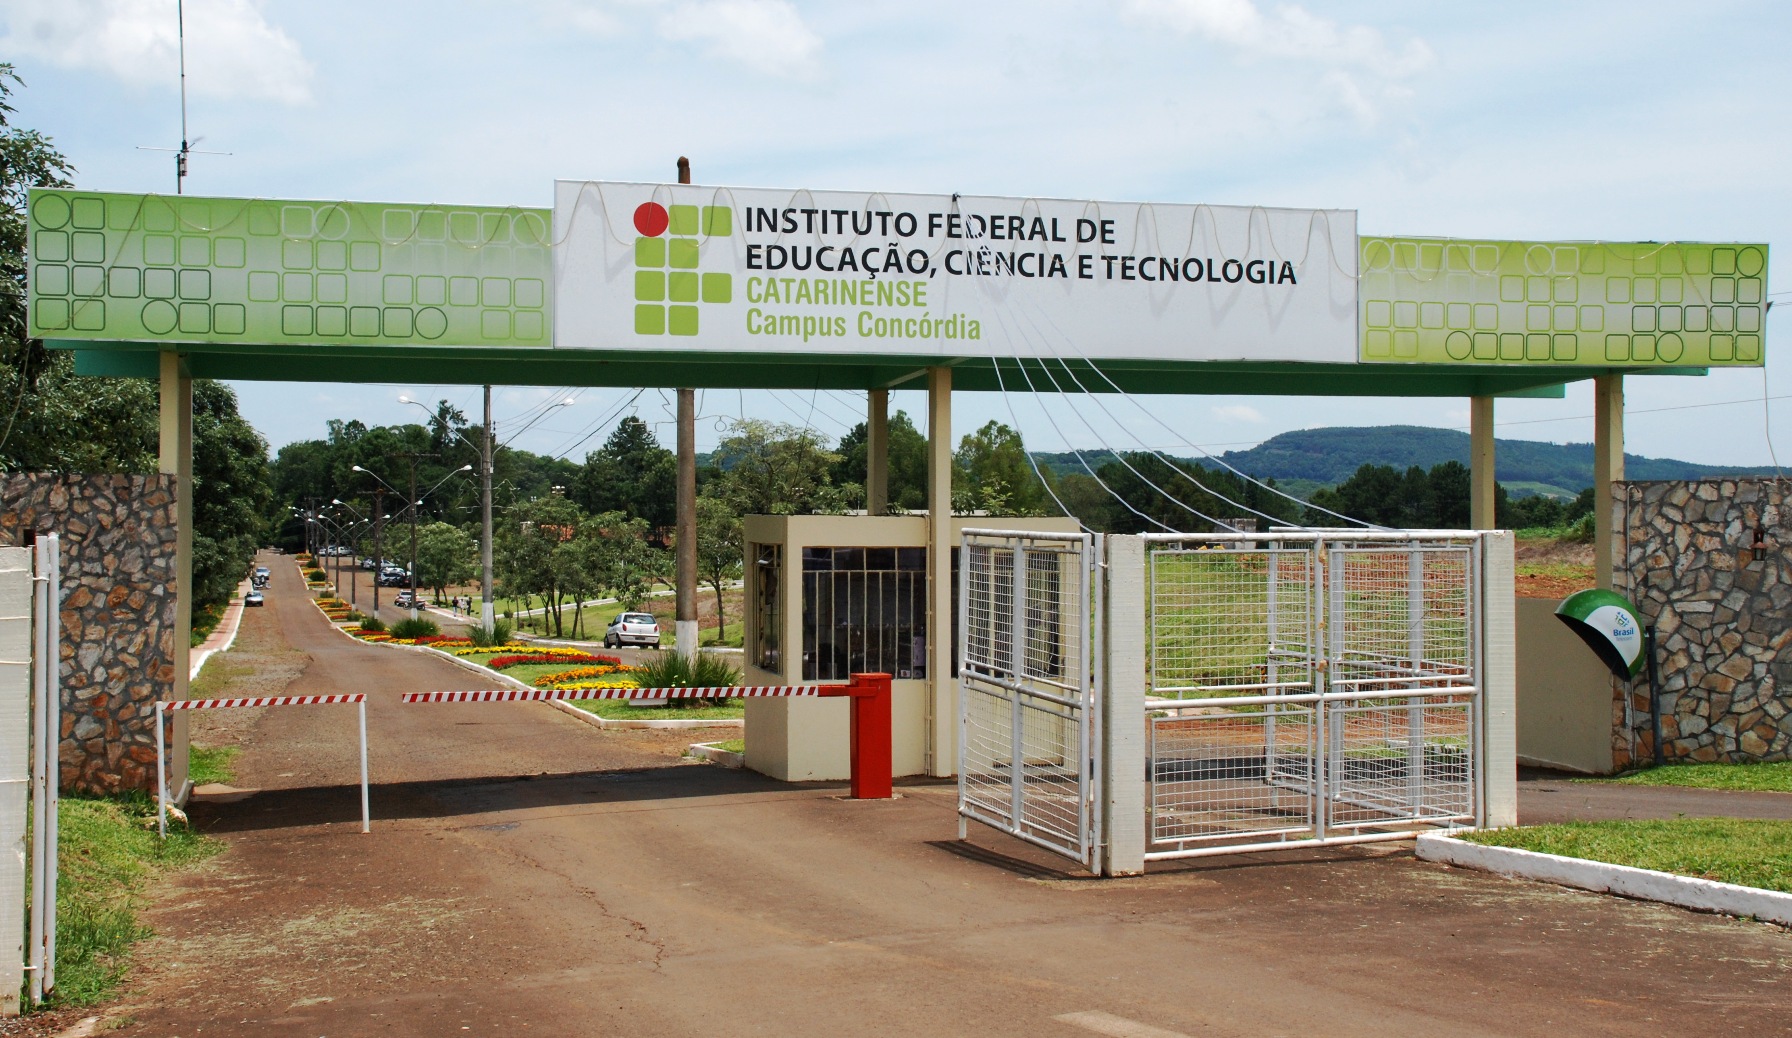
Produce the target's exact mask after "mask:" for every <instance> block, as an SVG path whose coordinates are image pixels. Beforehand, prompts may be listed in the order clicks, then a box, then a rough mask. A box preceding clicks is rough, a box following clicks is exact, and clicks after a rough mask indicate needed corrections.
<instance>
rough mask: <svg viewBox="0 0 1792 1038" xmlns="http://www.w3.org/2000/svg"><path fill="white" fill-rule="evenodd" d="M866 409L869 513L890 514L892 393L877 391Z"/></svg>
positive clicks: (868, 395) (867, 402) (867, 511)
mask: <svg viewBox="0 0 1792 1038" xmlns="http://www.w3.org/2000/svg"><path fill="white" fill-rule="evenodd" d="M866 396H867V398H868V399H867V401H866V407H865V513H866V514H867V515H883V514H884V513H885V512H888V511H889V510H890V391H889V390H887V389H873V390H872V391H871V392H869V393H867V394H866Z"/></svg>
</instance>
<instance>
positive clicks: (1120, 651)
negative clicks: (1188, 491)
mask: <svg viewBox="0 0 1792 1038" xmlns="http://www.w3.org/2000/svg"><path fill="white" fill-rule="evenodd" d="M1103 540H1104V541H1105V542H1106V546H1107V566H1106V567H1105V568H1106V571H1107V573H1106V579H1107V582H1108V586H1107V594H1106V596H1105V598H1104V601H1103V605H1104V607H1105V611H1106V613H1107V616H1106V618H1105V621H1106V623H1105V627H1106V630H1105V632H1104V634H1103V636H1102V639H1101V641H1102V644H1103V645H1104V646H1105V647H1106V650H1107V660H1106V664H1105V666H1103V667H1102V669H1101V671H1100V672H1099V673H1100V674H1101V675H1102V689H1101V710H1102V721H1101V733H1102V742H1103V746H1102V753H1101V768H1102V776H1101V785H1102V794H1103V803H1102V806H1101V809H1102V813H1103V826H1102V831H1103V833H1104V835H1105V840H1104V843H1103V846H1102V850H1101V871H1102V873H1103V874H1104V875H1108V876H1136V875H1138V874H1139V873H1141V872H1144V871H1145V843H1146V840H1147V839H1148V836H1147V834H1146V832H1145V639H1144V638H1143V637H1142V632H1143V631H1144V630H1145V542H1144V540H1143V539H1141V538H1139V537H1128V536H1120V535H1117V534H1109V535H1108V536H1107V537H1105V538H1103ZM1095 579H1097V580H1100V579H1102V576H1101V574H1099V573H1098V574H1096V578H1095Z"/></svg>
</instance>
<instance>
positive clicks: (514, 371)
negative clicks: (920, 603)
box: [51, 340, 1703, 398]
mask: <svg viewBox="0 0 1792 1038" xmlns="http://www.w3.org/2000/svg"><path fill="white" fill-rule="evenodd" d="M51 345H52V346H55V347H57V348H63V349H68V348H74V349H75V358H76V361H75V370H76V371H77V372H78V373H80V374H84V375H100V376H118V377H132V378H151V377H154V375H155V373H156V354H157V347H156V346H155V345H153V344H149V343H137V344H131V346H130V347H129V348H125V349H115V348H108V349H100V350H95V349H88V348H82V347H84V346H85V345H86V344H84V343H80V342H78V341H73V340H67V341H59V342H53V343H51ZM184 356H185V358H186V362H187V365H188V367H189V368H190V369H191V371H192V373H193V375H194V376H195V377H198V378H219V379H232V380H241V381H291V382H339V383H353V382H399V383H404V382H428V383H436V384H448V385H481V384H484V383H490V384H493V385H556V386H620V387H631V386H632V387H647V388H668V389H669V388H678V387H687V386H688V387H691V388H697V389H798V390H801V389H846V390H865V389H878V388H918V387H919V386H920V385H921V380H922V376H923V373H924V371H925V368H926V366H927V364H929V363H934V364H944V365H948V366H951V367H952V368H953V387H954V388H955V389H960V390H966V391H971V392H995V391H1000V390H1006V391H1007V392H1010V393H1018V394H1023V395H1031V394H1032V393H1035V392H1037V393H1040V394H1056V393H1059V392H1068V393H1080V392H1104V393H1105V392H1115V391H1120V392H1126V393H1133V394H1172V395H1184V396H1213V395H1228V396H1231V395H1238V396H1332V397H1338V396H1361V397H1467V396H1508V397H1511V396H1524V397H1541V398H1557V397H1560V396H1562V394H1563V388H1562V387H1563V386H1564V384H1566V383H1568V382H1575V381H1579V380H1582V379H1587V378H1592V377H1594V376H1595V375H1602V374H1606V373H1607V372H1608V370H1609V369H1606V368H1580V367H1567V366H1563V367H1556V366H1551V367H1547V368H1543V367H1523V368H1520V367H1515V368H1506V369H1501V368H1494V367H1490V366H1486V365H1482V366H1472V365H1460V366H1452V365H1433V364H1425V365H1366V364H1265V363H1239V362H1204V363H1194V364H1174V363H1161V362H1159V363H1148V362H1112V363H1105V364H1103V365H1101V367H1100V370H1099V371H1097V370H1096V369H1095V368H1094V367H1093V366H1092V365H1090V364H1089V363H1088V362H1087V361H1082V360H1076V361H1066V362H1056V361H1053V362H1044V361H1036V360H1027V361H1024V362H1022V361H1015V360H1012V359H1010V360H1003V361H1000V362H999V363H992V362H989V361H983V360H975V361H972V360H964V359H962V358H954V357H938V358H900V359H898V358H883V357H879V358H867V357H854V356H851V355H832V356H819V357H815V356H811V357H800V358H798V357H789V356H782V355H775V354H767V355H758V356H731V357H729V358H727V359H726V360H722V359H718V358H717V357H715V356H713V355H706V354H702V353H652V354H644V353H640V352H633V351H606V352H601V353H600V352H584V351H572V350H527V349H524V350H510V351H501V352H499V353H497V354H496V355H494V353H493V351H491V350H489V349H485V350H479V351H477V352H472V351H466V350H456V349H454V348H445V347H434V348H419V347H404V348H387V349H380V348H375V347H369V348H364V349H357V350H355V351H353V352H352V353H350V354H348V355H346V356H345V355H344V354H343V353H342V352H336V351H333V352H330V353H321V352H320V353H305V352H299V351H295V350H293V349H291V348H290V347H288V348H283V349H282V348H274V349H265V348H264V349H259V350H256V351H254V352H246V351H243V350H241V349H240V348H237V347H232V348H229V349H227V350H215V351H214V350H205V349H193V350H189V351H188V352H186V353H185V354H184ZM1620 370H1622V369H1620ZM1633 373H1638V374H1640V373H1642V372H1633ZM1649 373H1650V374H1665V372H1663V371H1661V370H1660V369H1655V370H1652V371H1650V372H1649ZM1679 373H1683V374H1703V370H1702V369H1683V370H1682V371H1680V372H1679Z"/></svg>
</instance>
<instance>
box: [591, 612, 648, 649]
mask: <svg viewBox="0 0 1792 1038" xmlns="http://www.w3.org/2000/svg"><path fill="white" fill-rule="evenodd" d="M623 645H651V646H653V647H654V648H656V649H657V648H659V647H660V622H659V621H658V620H655V619H654V618H653V614H652V613H621V614H619V615H617V617H616V618H615V619H614V620H611V621H610V626H608V627H606V628H604V647H605V648H610V649H614V648H618V647H620V646H623Z"/></svg>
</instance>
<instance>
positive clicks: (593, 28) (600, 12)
mask: <svg viewBox="0 0 1792 1038" xmlns="http://www.w3.org/2000/svg"><path fill="white" fill-rule="evenodd" d="M543 6H544V10H545V13H546V14H547V16H548V19H549V20H550V21H553V22H558V23H560V24H563V25H566V26H569V27H571V28H574V29H577V30H580V31H582V32H588V33H591V34H594V35H599V36H616V35H621V34H623V33H625V32H627V31H628V29H629V19H628V17H627V16H628V14H629V13H631V12H641V11H655V12H657V17H655V18H654V19H653V21H652V24H651V31H652V32H653V33H654V34H655V35H656V36H658V37H659V38H660V39H663V40H667V41H669V42H673V43H691V44H698V45H701V46H702V47H703V49H704V50H705V51H707V52H708V53H709V54H710V55H711V56H713V57H717V58H721V59H722V60H724V61H729V62H732V63H734V64H737V65H742V66H744V67H746V68H748V69H751V70H752V71H754V72H758V73H761V74H762V75H766V76H772V77H776V78H782V79H813V78H814V77H815V76H816V75H817V74H818V73H819V72H820V59H821V49H822V40H821V37H820V36H819V35H817V34H816V32H815V30H813V29H811V28H810V27H809V25H808V23H807V22H805V21H804V20H803V16H802V15H801V14H800V13H799V12H798V11H797V9H796V7H795V6H794V5H792V4H791V3H790V2H789V0H543Z"/></svg>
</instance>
